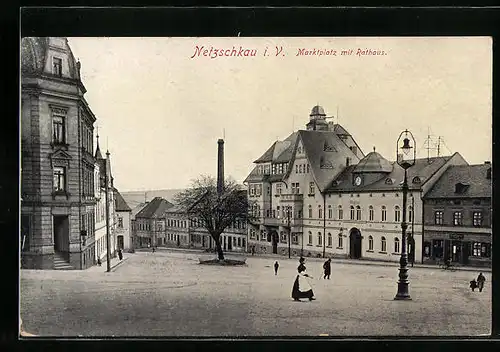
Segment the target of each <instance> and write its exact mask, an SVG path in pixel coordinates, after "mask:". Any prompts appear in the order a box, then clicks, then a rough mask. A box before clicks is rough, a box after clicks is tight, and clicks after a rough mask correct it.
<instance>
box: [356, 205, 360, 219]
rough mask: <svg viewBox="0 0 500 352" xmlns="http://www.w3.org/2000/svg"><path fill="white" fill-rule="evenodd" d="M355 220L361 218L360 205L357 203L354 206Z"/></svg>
mask: <svg viewBox="0 0 500 352" xmlns="http://www.w3.org/2000/svg"><path fill="white" fill-rule="evenodd" d="M356 220H361V207H360V206H359V205H357V206H356Z"/></svg>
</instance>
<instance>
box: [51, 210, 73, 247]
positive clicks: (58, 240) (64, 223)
mask: <svg viewBox="0 0 500 352" xmlns="http://www.w3.org/2000/svg"><path fill="white" fill-rule="evenodd" d="M53 220H54V251H56V252H69V220H68V216H67V215H62V216H61V215H54V218H53Z"/></svg>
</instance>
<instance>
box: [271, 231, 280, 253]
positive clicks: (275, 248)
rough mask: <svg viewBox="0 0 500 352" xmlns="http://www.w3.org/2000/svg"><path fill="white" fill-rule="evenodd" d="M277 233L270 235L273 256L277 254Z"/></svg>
mask: <svg viewBox="0 0 500 352" xmlns="http://www.w3.org/2000/svg"><path fill="white" fill-rule="evenodd" d="M278 240H279V238H278V233H277V232H276V231H274V232H273V233H272V242H273V254H278Z"/></svg>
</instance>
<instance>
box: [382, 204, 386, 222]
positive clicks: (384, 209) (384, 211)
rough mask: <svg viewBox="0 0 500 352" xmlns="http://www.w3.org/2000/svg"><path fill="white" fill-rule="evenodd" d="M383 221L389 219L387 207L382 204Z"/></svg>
mask: <svg viewBox="0 0 500 352" xmlns="http://www.w3.org/2000/svg"><path fill="white" fill-rule="evenodd" d="M382 221H387V208H386V207H385V205H382Z"/></svg>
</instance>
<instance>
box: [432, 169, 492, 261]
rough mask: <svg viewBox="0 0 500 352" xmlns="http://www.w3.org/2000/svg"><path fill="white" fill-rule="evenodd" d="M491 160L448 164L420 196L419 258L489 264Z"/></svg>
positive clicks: (490, 240)
mask: <svg viewBox="0 0 500 352" xmlns="http://www.w3.org/2000/svg"><path fill="white" fill-rule="evenodd" d="M491 194H492V180H491V164H490V163H489V162H487V163H485V164H483V165H460V166H453V167H450V168H448V169H447V170H446V172H444V173H443V174H442V176H441V177H440V178H439V180H438V181H437V182H436V183H435V184H434V186H433V187H432V189H431V190H430V191H429V192H428V193H427V194H426V195H425V196H424V239H423V246H424V247H423V248H424V249H423V260H424V261H425V262H431V263H435V262H437V261H439V262H442V261H443V260H444V259H445V258H451V260H452V262H456V263H460V264H462V265H471V266H491V253H492V252H491V244H492V228H491V224H492V213H491V211H492V203H491V199H492V198H491Z"/></svg>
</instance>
